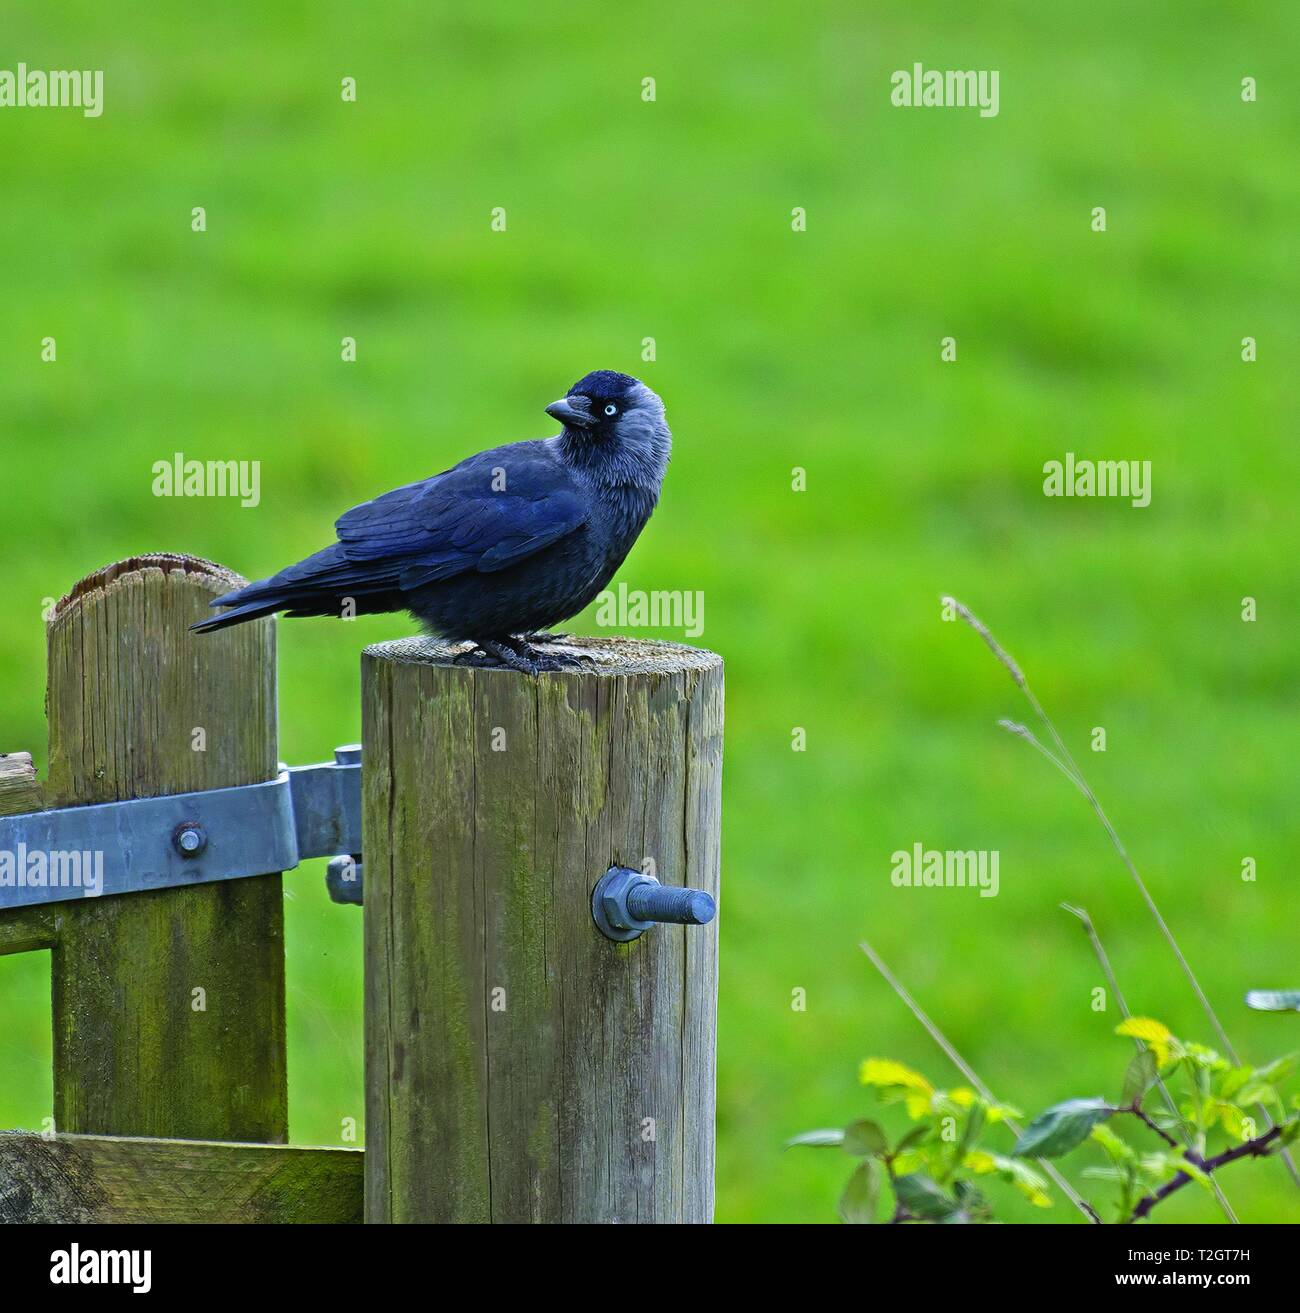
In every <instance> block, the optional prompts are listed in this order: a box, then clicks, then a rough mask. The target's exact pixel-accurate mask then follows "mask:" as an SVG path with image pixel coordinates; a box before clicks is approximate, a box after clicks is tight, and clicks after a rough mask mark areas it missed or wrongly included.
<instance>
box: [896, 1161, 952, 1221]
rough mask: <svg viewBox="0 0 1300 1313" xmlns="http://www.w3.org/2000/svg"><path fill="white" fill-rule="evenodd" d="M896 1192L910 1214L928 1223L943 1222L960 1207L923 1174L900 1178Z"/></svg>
mask: <svg viewBox="0 0 1300 1313" xmlns="http://www.w3.org/2000/svg"><path fill="white" fill-rule="evenodd" d="M894 1192H895V1193H896V1194H897V1195H898V1202H899V1203H901V1204H902V1205H903V1207H904V1208H906V1209H907V1211H908V1212H909V1213H912V1214H914V1215H915V1216H917V1217H923V1218H925V1220H926V1221H927V1222H942V1221H943V1220H944V1219H945V1218H946V1217H947V1216H948V1215H949V1214H950V1213H954V1212H956V1211H957V1210H958V1208H959V1207H960V1205H959V1204H958V1203H957V1201H956V1200H955V1199H950V1198H949V1197H948V1196H947V1195H946V1194H944V1192H943V1190H942V1189H940V1187H939V1185H938V1183H937V1182H935V1181H933V1180H931V1179H930V1177H928V1176H926V1175H925V1174H924V1173H923V1172H913V1173H911V1175H909V1176H900V1177H899V1178H898V1179H897V1180H896V1181H895V1182H894Z"/></svg>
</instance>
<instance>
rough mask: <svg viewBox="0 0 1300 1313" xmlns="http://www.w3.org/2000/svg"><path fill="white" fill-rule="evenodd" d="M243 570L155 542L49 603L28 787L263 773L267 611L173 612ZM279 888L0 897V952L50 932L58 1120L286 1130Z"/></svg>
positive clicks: (59, 801) (70, 795)
mask: <svg viewBox="0 0 1300 1313" xmlns="http://www.w3.org/2000/svg"><path fill="white" fill-rule="evenodd" d="M242 582H243V581H242V580H240V579H239V578H238V577H237V576H235V575H232V574H231V573H229V572H228V571H226V570H224V569H222V568H221V567H220V566H216V565H213V564H212V563H211V562H208V561H201V560H198V559H196V558H194V557H188V556H173V555H163V554H159V555H151V556H143V557H137V558H133V559H130V560H127V561H122V562H119V563H118V564H116V565H112V566H108V567H106V568H105V569H103V570H98V571H96V572H95V573H94V574H92V575H90V576H88V577H87V578H86V579H83V580H82V581H81V582H80V583H79V584H77V585H76V587H74V588H73V589H72V591H71V592H70V593H69V595H68V596H67V597H65V598H64V599H63V600H62V601H61V602H60V603H59V605H58V607H57V609H56V612H55V615H54V618H53V620H52V621H51V624H50V628H49V635H48V638H49V688H48V694H47V707H48V712H49V719H50V778H49V781H48V784H47V786H46V789H45V791H44V805H45V806H53V807H66V806H74V805H77V804H82V803H93V802H109V801H115V800H119V799H126V798H142V797H153V796H156V795H159V794H164V793H181V792H186V791H189V790H197V789H215V788H222V787H226V786H229V785H236V784H249V783H256V782H258V781H261V780H266V779H271V778H274V775H275V771H276V765H277V761H276V718H275V717H276V707H275V631H274V626H273V625H272V624H271V623H270V622H266V621H258V622H256V623H255V624H250V625H242V626H239V627H238V628H234V629H230V630H227V631H224V632H221V633H217V634H208V635H203V636H198V635H195V634H191V633H189V632H188V628H187V627H188V625H189V624H190V623H191V622H192V621H194V620H197V619H198V618H200V617H201V616H204V615H207V614H209V612H208V609H207V603H208V600H209V599H210V598H211V597H213V596H215V595H216V594H218V593H221V592H224V591H226V590H227V589H230V588H233V587H237V586H238V585H239V584H240V583H242ZM200 734H201V735H202V738H200V737H199V736H200ZM196 749H200V750H196ZM29 800H30V802H31V805H32V807H37V806H39V805H41V800H40V799H39V798H38V797H37V796H36V795H34V794H31V795H29ZM281 899H282V894H281V888H280V877H279V876H278V875H266V876H261V877H254V878H251V879H243V880H231V881H221V882H218V883H214V884H203V885H194V886H192V887H189V888H178V889H161V890H157V891H154V892H149V893H133V894H127V895H122V896H119V897H106V898H102V899H94V898H84V899H78V900H75V901H70V902H62V903H57V904H52V905H50V906H49V907H47V908H39V909H22V908H19V909H16V911H14V912H9V913H0V952H4V951H18V950H21V949H24V948H33V947H46V946H49V947H52V948H53V955H52V967H51V969H52V977H53V1012H54V1115H55V1122H56V1125H57V1128H58V1129H59V1130H60V1131H72V1132H90V1133H100V1134H109V1135H126V1136H160V1137H179V1138H184V1139H208V1140H250V1141H262V1142H267V1141H283V1140H284V1139H285V1138H286V1136H287V1131H288V1114H287V1107H286V1104H287V1094H286V1084H285V1042H284V934H283V912H284V909H283V904H282V901H281ZM6 926H8V931H7V932H6Z"/></svg>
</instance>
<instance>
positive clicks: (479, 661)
mask: <svg viewBox="0 0 1300 1313" xmlns="http://www.w3.org/2000/svg"><path fill="white" fill-rule="evenodd" d="M538 637H539V636H538V635H537V634H529V635H527V637H524V636H522V635H521V636H518V637H513V638H511V639H510V640H508V641H507V640H504V639H497V640H491V639H482V640H480V641H479V642H478V643H476V644H475V646H474V647H472V648H470V649H468V650H467V651H465V652H461V653H459V654H458V655H457V656H455V657H454V658H453V659H452V660H453V664H454V665H458V666H460V665H464V666H475V667H478V668H480V669H484V670H501V669H506V670H517V671H518V672H519V673H520V674H524V675H541V674H546V673H549V672H551V671H558V670H591V669H593V668H594V667H595V664H596V663H595V662H594V661H593V660H592V659H591V657H589V656H586V655H579V654H576V653H570V652H542V651H539V650H537V649H536V648H535V647H533V646H532V641H535V640H536V639H537V638H538ZM560 637H562V635H558V634H548V635H547V636H546V638H547V640H550V641H554V640H555V639H558V638H560Z"/></svg>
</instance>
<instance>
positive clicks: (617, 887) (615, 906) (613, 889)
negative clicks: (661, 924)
mask: <svg viewBox="0 0 1300 1313" xmlns="http://www.w3.org/2000/svg"><path fill="white" fill-rule="evenodd" d="M717 910H718V908H717V904H716V903H715V902H714V901H713V899H712V898H711V897H710V896H709V895H708V894H706V893H705V892H704V890H702V889H681V888H677V887H676V886H673V885H662V884H660V883H659V881H658V880H656V879H655V878H654V876H653V875H645V874H643V873H642V872H640V871H633V870H630V869H629V868H628V867H626V866H611V867H610V868H609V870H608V871H606V872H605V874H604V875H602V876H601V877H600V879H599V880H598V881H597V882H596V887H595V889H593V890H592V891H591V919H592V920H593V921H595V923H596V929H597V930H599V931H600V933H601V934H602V935H604V936H605V938H606V939H614V940H617V941H619V942H620V943H626V942H627V941H628V940H630V939H636V938H637V937H638V936H639V935H642V934H644V933H645V932H646V931H647V930H649V929H650V927H651V926H653V925H654V924H655V922H656V921H670V922H673V923H675V924H677V925H707V924H708V923H709V922H710V921H712V920H713V918H714V916H715V915H716V913H717Z"/></svg>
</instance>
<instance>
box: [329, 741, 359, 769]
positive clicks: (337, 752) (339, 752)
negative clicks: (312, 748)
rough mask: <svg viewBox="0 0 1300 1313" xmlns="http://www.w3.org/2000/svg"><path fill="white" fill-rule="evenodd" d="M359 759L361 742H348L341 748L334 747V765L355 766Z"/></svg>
mask: <svg viewBox="0 0 1300 1313" xmlns="http://www.w3.org/2000/svg"><path fill="white" fill-rule="evenodd" d="M360 760H361V744H359V743H348V744H345V745H344V746H343V747H341V748H335V749H334V764H335V765H336V766H355V765H356V764H357V763H358V762H359V761H360Z"/></svg>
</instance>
